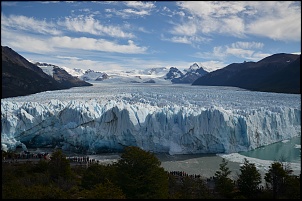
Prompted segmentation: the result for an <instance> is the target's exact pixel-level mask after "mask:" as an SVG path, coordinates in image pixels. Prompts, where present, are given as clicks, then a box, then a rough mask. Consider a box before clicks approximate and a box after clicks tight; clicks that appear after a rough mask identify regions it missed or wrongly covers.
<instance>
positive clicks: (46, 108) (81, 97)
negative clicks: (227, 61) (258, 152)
mask: <svg viewBox="0 0 302 201" xmlns="http://www.w3.org/2000/svg"><path fill="white" fill-rule="evenodd" d="M300 135H301V97H300V95H297V94H277V93H265V92H253V91H247V90H242V89H239V88H235V87H202V86H201V87H196V86H190V85H150V84H146V85H142V84H140V85H136V84H132V85H127V86H125V85H123V86H122V85H114V84H94V86H92V87H79V88H72V89H68V90H59V91H51V92H42V93H37V94H33V95H30V96H24V97H15V98H6V99H2V100H1V144H2V150H5V151H7V150H15V149H16V148H17V147H20V146H22V147H23V149H26V148H37V147H60V148H62V149H63V150H69V151H74V152H81V153H101V152H105V151H119V150H121V149H122V148H123V147H124V146H138V147H140V148H142V149H144V150H147V151H151V152H154V153H169V154H194V153H234V152H239V151H248V150H252V149H255V148H258V147H261V146H265V145H268V144H271V143H275V142H279V141H282V140H287V139H290V138H292V137H296V136H300Z"/></svg>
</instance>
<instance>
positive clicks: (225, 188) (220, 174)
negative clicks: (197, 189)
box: [214, 158, 235, 198]
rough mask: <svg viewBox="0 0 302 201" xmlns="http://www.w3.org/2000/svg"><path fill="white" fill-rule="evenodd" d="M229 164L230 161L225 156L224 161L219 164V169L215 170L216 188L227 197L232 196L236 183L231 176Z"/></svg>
mask: <svg viewBox="0 0 302 201" xmlns="http://www.w3.org/2000/svg"><path fill="white" fill-rule="evenodd" d="M227 165H228V162H227V161H226V160H225V159H224V158H223V159H222V163H221V164H220V165H219V170H217V171H216V172H215V176H214V181H215V190H216V191H217V192H218V193H219V194H220V195H222V196H224V197H226V198H232V196H233V192H234V190H235V184H234V181H233V180H232V179H230V178H229V176H230V174H231V171H230V169H229V168H228V167H227Z"/></svg>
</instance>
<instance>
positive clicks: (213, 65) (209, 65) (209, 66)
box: [196, 60, 228, 72]
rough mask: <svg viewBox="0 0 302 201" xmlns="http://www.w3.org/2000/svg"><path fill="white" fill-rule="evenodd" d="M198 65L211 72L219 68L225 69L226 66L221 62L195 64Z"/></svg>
mask: <svg viewBox="0 0 302 201" xmlns="http://www.w3.org/2000/svg"><path fill="white" fill-rule="evenodd" d="M196 63H198V65H201V66H202V67H203V69H204V70H206V71H208V72H212V71H215V70H218V69H221V68H224V67H226V66H227V65H228V64H225V63H223V62H221V61H213V60H211V61H206V62H196Z"/></svg>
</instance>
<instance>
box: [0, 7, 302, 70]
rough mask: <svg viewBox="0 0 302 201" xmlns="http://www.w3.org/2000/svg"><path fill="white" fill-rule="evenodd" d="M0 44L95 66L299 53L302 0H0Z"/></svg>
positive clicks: (205, 62)
mask: <svg viewBox="0 0 302 201" xmlns="http://www.w3.org/2000/svg"><path fill="white" fill-rule="evenodd" d="M1 45H2V46H9V47H10V48H12V49H13V50H15V51H16V52H18V53H19V54H21V55H22V56H24V57H25V58H27V59H29V60H33V61H39V62H46V63H51V64H55V65H58V66H65V67H69V68H81V69H93V70H96V71H101V72H102V71H108V70H132V69H146V68H154V67H168V68H169V67H172V66H173V67H177V68H179V69H184V68H189V67H190V65H192V64H193V63H194V62H196V63H198V64H200V65H202V66H203V67H204V68H205V70H207V71H214V70H216V69H219V68H223V67H225V66H227V65H229V64H231V63H242V62H244V61H259V60H261V59H263V58H264V57H267V56H269V55H272V54H276V53H297V54H300V53H301V1H294V2H290V1H284V2H282V1H184V2H181V1H157V2H155V1H125V2H122V1H95V2H94V1H88V2H86V1H49V2H47V1H41V2H39V1H31V2H30V1H28V2H24V1H17V2H12V1H1Z"/></svg>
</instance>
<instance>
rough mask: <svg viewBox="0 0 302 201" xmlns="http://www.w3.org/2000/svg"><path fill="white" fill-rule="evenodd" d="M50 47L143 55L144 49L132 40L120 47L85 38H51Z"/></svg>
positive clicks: (101, 40)
mask: <svg viewBox="0 0 302 201" xmlns="http://www.w3.org/2000/svg"><path fill="white" fill-rule="evenodd" d="M49 42H50V43H51V44H52V46H55V47H60V48H69V49H82V50H94V51H104V52H116V53H124V54H143V53H145V52H146V50H147V48H146V47H139V46H137V45H135V44H134V42H133V41H132V40H128V44H126V45H120V44H117V43H115V42H111V41H107V40H104V39H94V38H87V37H80V38H71V37H68V36H63V37H53V38H51V39H50V40H49Z"/></svg>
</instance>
